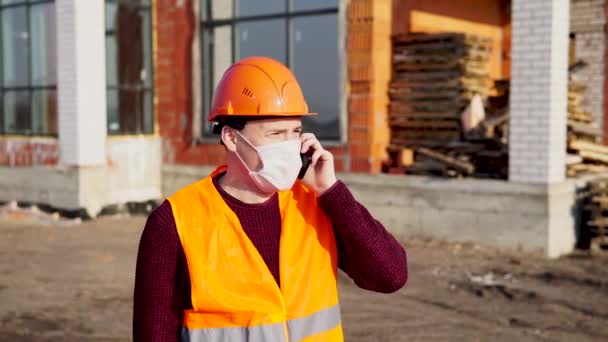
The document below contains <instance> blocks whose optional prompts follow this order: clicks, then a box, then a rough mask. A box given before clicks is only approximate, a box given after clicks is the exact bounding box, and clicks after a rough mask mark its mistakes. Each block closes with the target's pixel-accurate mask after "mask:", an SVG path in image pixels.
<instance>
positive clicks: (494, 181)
mask: <svg viewBox="0 0 608 342" xmlns="http://www.w3.org/2000/svg"><path fill="white" fill-rule="evenodd" d="M605 18H606V9H605V3H604V1H603V0H572V1H569V0H555V1H545V0H511V1H509V0H467V1H464V0H438V1H422V0H393V1H390V0H315V1H310V0H267V1H255V2H253V1H245V0H231V1H224V0H200V1H199V0H106V1H104V0H87V1H80V0H55V1H52V0H46V1H45V0H36V1H34V0H30V1H26V0H22V1H19V0H12V1H0V23H1V25H2V34H1V35H0V39H1V40H2V41H1V44H0V49H1V51H0V54H1V56H2V68H1V70H0V80H1V89H0V99H1V107H2V112H0V115H1V116H0V134H1V136H0V165H1V166H0V201H12V200H15V201H20V202H24V203H41V204H46V205H49V206H51V207H54V208H61V209H66V210H77V211H78V210H81V211H85V212H87V213H88V214H89V215H90V216H95V215H97V214H98V213H99V212H100V210H101V209H102V208H104V207H106V206H110V205H114V204H120V203H131V202H147V201H159V200H161V199H162V198H163V197H164V196H168V195H170V194H171V193H172V192H173V191H175V190H177V189H178V188H179V187H181V186H183V185H186V184H188V183H190V182H192V181H195V180H197V179H199V178H201V177H204V176H206V175H207V173H208V172H209V171H210V170H211V169H212V168H213V167H214V166H216V165H218V164H220V163H222V161H223V155H224V150H223V147H222V146H221V145H220V144H219V142H218V138H217V136H213V135H212V134H211V127H210V126H209V124H208V123H207V122H206V115H205V112H206V109H207V108H208V107H209V104H210V100H211V96H212V94H213V88H214V86H215V85H216V83H217V81H218V80H219V78H220V77H221V75H222V73H223V71H224V70H225V69H226V68H227V67H228V66H229V65H230V64H231V63H233V62H234V61H236V60H238V59H240V58H243V57H247V56H251V55H267V56H271V57H274V58H276V59H278V60H280V61H282V62H284V63H286V64H287V65H288V66H289V67H290V68H292V69H293V70H294V72H295V74H296V76H297V77H298V79H299V80H300V82H301V84H302V87H303V90H304V93H305V96H306V97H307V100H308V102H309V106H310V107H311V109H313V110H315V111H317V112H320V113H321V114H320V115H319V116H318V117H315V118H312V119H309V120H307V121H306V122H305V128H306V129H307V130H308V131H310V132H313V133H315V134H316V135H317V136H318V137H319V138H320V139H321V140H322V142H323V143H324V145H325V146H326V147H327V148H328V149H329V150H331V151H332V152H333V153H334V155H335V157H336V166H337V168H338V170H339V171H340V172H341V177H342V178H343V179H344V180H345V181H346V182H347V184H349V186H350V187H351V189H352V190H353V192H354V193H355V195H356V196H358V198H359V199H360V200H361V201H362V202H363V203H365V204H366V205H367V206H368V207H369V208H370V210H372V211H373V212H374V213H375V214H376V215H377V216H378V218H380V219H381V220H382V221H383V222H384V223H385V224H386V226H387V227H389V229H391V231H393V232H394V233H395V234H396V235H398V236H400V237H402V238H406V237H407V236H411V235H432V236H437V237H442V238H447V239H456V240H467V241H476V242H480V243H486V244H492V245H498V246H503V247H508V248H519V247H521V248H525V249H530V250H541V251H543V252H544V253H546V254H547V255H549V256H558V255H561V254H564V253H568V252H570V251H571V250H572V249H573V248H574V246H575V243H576V241H577V234H578V233H577V229H578V228H577V227H580V224H579V223H580V217H579V214H578V213H579V212H580V211H579V210H578V209H577V208H578V207H577V206H578V205H579V204H578V203H579V202H578V200H577V198H578V196H577V192H578V191H580V189H581V188H582V187H584V186H585V184H587V183H588V179H589V178H588V177H592V178H593V177H597V175H598V174H599V175H601V174H602V173H603V172H604V171H605V164H606V163H608V158H607V157H606V156H607V155H608V153H607V152H606V151H605V150H604V148H605V147H604V146H603V143H602V139H605V138H606V134H604V132H605V129H604V127H605V125H606V120H604V117H605V112H606V111H605V106H606V105H605V102H604V95H605V92H606V87H605V86H604V84H605V82H606V77H605V76H606V71H605V69H606V63H604V60H605V56H606V40H605V33H604V26H605ZM378 194H382V195H381V196H380V195H378Z"/></svg>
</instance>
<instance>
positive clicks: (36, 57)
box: [30, 3, 57, 86]
mask: <svg viewBox="0 0 608 342" xmlns="http://www.w3.org/2000/svg"><path fill="white" fill-rule="evenodd" d="M30 32H31V40H30V44H31V53H32V83H31V84H32V85H34V86H36V85H41V86H44V85H54V84H56V83H57V54H56V53H57V48H56V41H55V5H54V4H53V3H45V4H38V5H33V6H32V7H31V12H30Z"/></svg>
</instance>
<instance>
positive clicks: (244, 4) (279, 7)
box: [216, 0, 287, 17]
mask: <svg viewBox="0 0 608 342" xmlns="http://www.w3.org/2000/svg"><path fill="white" fill-rule="evenodd" d="M216 1H218V0H216ZM219 1H226V0H219ZM236 3H237V5H236V6H237V11H236V14H237V16H239V17H248V16H253V15H260V14H273V13H284V12H285V11H286V10H287V8H286V7H285V5H286V4H287V1H285V0H255V1H252V0H239V1H236Z"/></svg>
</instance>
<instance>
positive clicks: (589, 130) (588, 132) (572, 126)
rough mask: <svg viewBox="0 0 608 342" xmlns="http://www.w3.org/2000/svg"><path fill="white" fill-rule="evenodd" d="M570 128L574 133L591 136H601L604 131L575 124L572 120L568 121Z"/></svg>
mask: <svg viewBox="0 0 608 342" xmlns="http://www.w3.org/2000/svg"><path fill="white" fill-rule="evenodd" d="M568 128H569V129H570V130H571V131H572V132H574V133H579V134H586V135H591V136H598V137H599V136H601V135H602V130H601V129H599V128H597V127H593V126H590V125H586V124H581V123H579V122H575V121H572V120H568Z"/></svg>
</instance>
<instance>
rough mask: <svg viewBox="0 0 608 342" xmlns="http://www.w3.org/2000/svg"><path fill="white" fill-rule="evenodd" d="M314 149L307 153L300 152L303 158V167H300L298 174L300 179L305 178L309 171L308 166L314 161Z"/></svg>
mask: <svg viewBox="0 0 608 342" xmlns="http://www.w3.org/2000/svg"><path fill="white" fill-rule="evenodd" d="M312 153H313V151H312V149H311V150H309V151H308V152H306V153H300V158H302V168H301V169H300V173H299V174H298V179H302V178H304V175H305V174H306V171H308V167H309V166H310V163H311V162H312Z"/></svg>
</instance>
